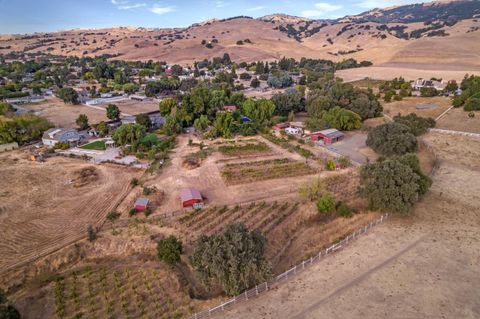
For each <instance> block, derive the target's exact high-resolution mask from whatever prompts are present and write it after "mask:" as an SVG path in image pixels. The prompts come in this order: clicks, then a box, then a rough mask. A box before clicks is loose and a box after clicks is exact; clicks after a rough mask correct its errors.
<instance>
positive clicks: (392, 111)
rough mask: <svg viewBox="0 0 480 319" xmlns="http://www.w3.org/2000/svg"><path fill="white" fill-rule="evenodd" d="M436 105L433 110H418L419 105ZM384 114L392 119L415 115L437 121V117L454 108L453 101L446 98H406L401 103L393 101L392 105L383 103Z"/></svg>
mask: <svg viewBox="0 0 480 319" xmlns="http://www.w3.org/2000/svg"><path fill="white" fill-rule="evenodd" d="M425 104H428V105H436V106H437V107H435V108H431V109H417V108H416V106H417V105H425ZM382 106H383V112H384V113H385V114H386V115H389V116H390V117H394V116H395V115H397V114H398V113H400V114H402V115H407V114H410V113H415V114H417V115H418V116H422V117H431V118H433V119H435V118H436V117H437V116H439V115H440V114H442V113H443V112H445V111H446V110H447V109H448V108H449V107H450V106H452V99H451V98H450V97H445V96H435V97H406V98H404V99H403V100H401V101H392V102H390V103H385V102H382Z"/></svg>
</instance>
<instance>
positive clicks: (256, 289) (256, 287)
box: [255, 285, 258, 295]
mask: <svg viewBox="0 0 480 319" xmlns="http://www.w3.org/2000/svg"><path fill="white" fill-rule="evenodd" d="M255 291H256V293H257V295H258V286H257V285H255Z"/></svg>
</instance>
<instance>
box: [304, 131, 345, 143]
mask: <svg viewBox="0 0 480 319" xmlns="http://www.w3.org/2000/svg"><path fill="white" fill-rule="evenodd" d="M344 137H345V135H343V133H342V132H340V131H339V130H337V129H334V128H331V129H328V130H323V131H318V132H313V133H312V134H310V139H311V140H312V141H318V140H320V139H321V140H323V143H325V144H332V143H336V142H338V141H341V140H343V138H344Z"/></svg>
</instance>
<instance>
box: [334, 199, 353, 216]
mask: <svg viewBox="0 0 480 319" xmlns="http://www.w3.org/2000/svg"><path fill="white" fill-rule="evenodd" d="M335 209H336V211H337V214H338V215H339V216H342V217H352V210H351V209H350V207H348V205H347V204H345V203H344V202H338V203H337V205H336V208H335Z"/></svg>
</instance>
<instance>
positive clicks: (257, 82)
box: [250, 78, 260, 88]
mask: <svg viewBox="0 0 480 319" xmlns="http://www.w3.org/2000/svg"><path fill="white" fill-rule="evenodd" d="M250 86H251V87H252V88H258V87H259V86H260V80H259V79H257V78H255V79H253V80H252V81H251V82H250Z"/></svg>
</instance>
